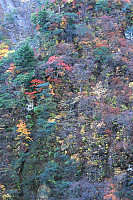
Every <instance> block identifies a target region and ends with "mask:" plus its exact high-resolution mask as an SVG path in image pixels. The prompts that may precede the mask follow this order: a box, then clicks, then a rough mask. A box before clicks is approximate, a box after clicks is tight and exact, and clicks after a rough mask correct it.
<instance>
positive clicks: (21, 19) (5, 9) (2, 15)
mask: <svg viewBox="0 0 133 200" xmlns="http://www.w3.org/2000/svg"><path fill="white" fill-rule="evenodd" d="M38 2H40V1H37V0H0V32H1V35H3V36H4V37H5V38H7V39H9V40H10V41H11V42H13V43H16V42H18V41H21V40H23V39H24V38H25V37H29V36H32V35H33V34H34V30H33V26H32V23H31V20H30V18H31V13H32V12H34V11H35V10H36V9H37V7H38V6H39V5H38Z"/></svg>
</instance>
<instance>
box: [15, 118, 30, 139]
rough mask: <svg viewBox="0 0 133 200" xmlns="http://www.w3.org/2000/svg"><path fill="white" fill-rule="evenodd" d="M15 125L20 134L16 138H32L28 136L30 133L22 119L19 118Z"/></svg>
mask: <svg viewBox="0 0 133 200" xmlns="http://www.w3.org/2000/svg"><path fill="white" fill-rule="evenodd" d="M16 127H18V129H17V132H18V133H20V135H18V136H17V139H20V138H24V139H26V140H27V139H28V140H32V138H31V137H30V135H31V133H30V131H29V130H28V129H27V127H26V124H25V122H24V121H23V120H22V119H21V120H20V122H19V124H17V125H16Z"/></svg>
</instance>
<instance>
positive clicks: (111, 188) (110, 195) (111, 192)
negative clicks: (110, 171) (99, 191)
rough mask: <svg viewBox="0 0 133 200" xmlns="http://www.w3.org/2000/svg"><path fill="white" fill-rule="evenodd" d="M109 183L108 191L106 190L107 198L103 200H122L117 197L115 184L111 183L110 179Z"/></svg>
mask: <svg viewBox="0 0 133 200" xmlns="http://www.w3.org/2000/svg"><path fill="white" fill-rule="evenodd" d="M107 181H108V188H107V189H106V190H104V192H105V196H104V197H103V199H105V200H110V199H111V200H122V199H119V198H118V197H116V195H115V193H116V189H115V187H114V184H113V183H112V182H111V180H110V179H107Z"/></svg>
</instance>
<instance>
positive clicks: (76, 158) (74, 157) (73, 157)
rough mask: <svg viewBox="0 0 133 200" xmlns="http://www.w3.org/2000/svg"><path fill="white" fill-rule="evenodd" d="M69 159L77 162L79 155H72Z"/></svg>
mask: <svg viewBox="0 0 133 200" xmlns="http://www.w3.org/2000/svg"><path fill="white" fill-rule="evenodd" d="M71 159H74V160H76V161H77V162H79V153H76V154H73V155H72V156H71Z"/></svg>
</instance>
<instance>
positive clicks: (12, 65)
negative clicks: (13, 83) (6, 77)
mask: <svg viewBox="0 0 133 200" xmlns="http://www.w3.org/2000/svg"><path fill="white" fill-rule="evenodd" d="M10 66H11V67H9V68H8V70H6V73H8V72H9V73H12V74H14V70H15V68H16V66H15V65H14V63H12V64H11V65H10Z"/></svg>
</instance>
